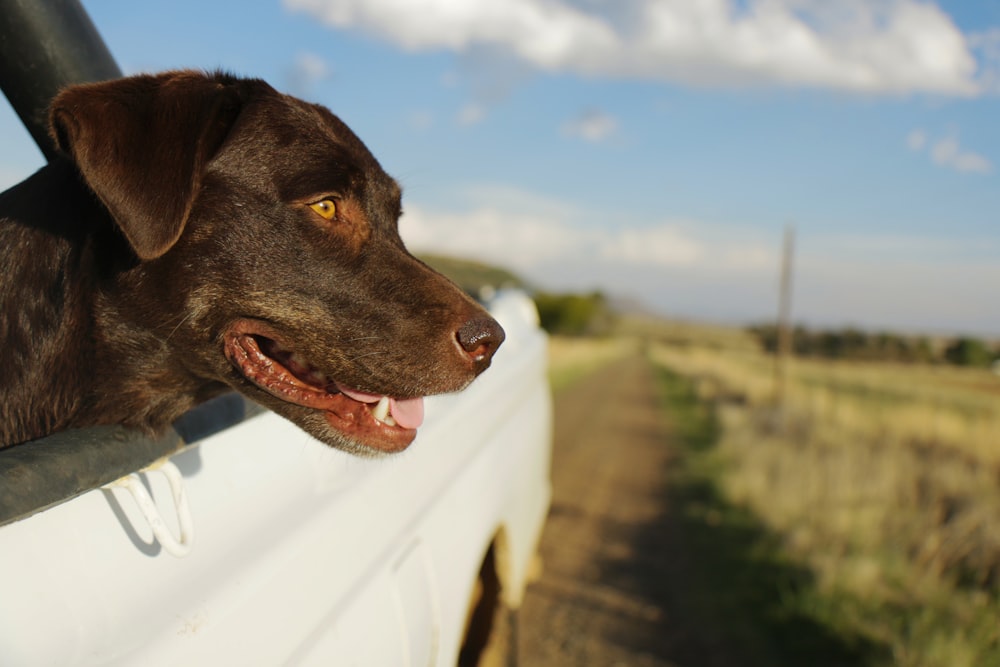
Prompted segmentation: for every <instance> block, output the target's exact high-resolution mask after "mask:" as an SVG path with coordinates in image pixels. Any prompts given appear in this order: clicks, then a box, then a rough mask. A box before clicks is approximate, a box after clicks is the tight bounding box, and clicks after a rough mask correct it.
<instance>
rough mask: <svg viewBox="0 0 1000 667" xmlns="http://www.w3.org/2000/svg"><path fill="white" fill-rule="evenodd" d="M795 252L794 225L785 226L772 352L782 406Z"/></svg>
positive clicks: (789, 346)
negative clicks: (774, 338)
mask: <svg viewBox="0 0 1000 667" xmlns="http://www.w3.org/2000/svg"><path fill="white" fill-rule="evenodd" d="M794 253H795V226H794V225H791V224H790V225H788V226H786V227H785V239H784V244H783V250H782V256H781V285H780V287H779V291H778V322H777V331H776V333H777V337H778V340H777V348H776V349H775V352H774V402H775V405H776V406H778V407H779V408H780V407H783V404H784V400H785V382H786V378H785V375H786V372H787V369H786V365H787V363H788V357H789V356H790V355H791V352H792V327H791V315H792V259H793V255H794Z"/></svg>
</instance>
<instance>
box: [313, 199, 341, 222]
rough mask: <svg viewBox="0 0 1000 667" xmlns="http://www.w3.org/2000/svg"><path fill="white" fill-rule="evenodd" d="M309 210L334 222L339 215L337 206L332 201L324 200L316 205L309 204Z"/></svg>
mask: <svg viewBox="0 0 1000 667" xmlns="http://www.w3.org/2000/svg"><path fill="white" fill-rule="evenodd" d="M309 208H311V209H312V210H314V211H316V213H318V214H319V215H320V217H322V218H323V219H325V220H333V218H334V216H336V215H337V204H336V203H335V202H334V201H333V200H332V199H322V200H320V201H318V202H316V203H315V204H309Z"/></svg>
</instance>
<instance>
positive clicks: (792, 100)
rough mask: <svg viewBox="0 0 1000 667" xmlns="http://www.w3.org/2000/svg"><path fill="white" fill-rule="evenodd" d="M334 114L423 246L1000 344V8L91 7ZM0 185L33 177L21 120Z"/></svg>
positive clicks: (180, 51) (579, 279)
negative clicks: (786, 271) (789, 283)
mask: <svg viewBox="0 0 1000 667" xmlns="http://www.w3.org/2000/svg"><path fill="white" fill-rule="evenodd" d="M84 5H85V7H86V8H87V9H88V11H89V12H90V14H91V17H92V18H93V20H94V22H95V24H96V25H97V26H98V29H99V30H100V31H101V33H102V34H103V36H104V38H105V40H106V42H107V43H108V46H109V48H110V50H111V52H112V53H113V54H114V56H115V57H116V59H117V60H118V61H119V63H120V65H121V66H122V68H123V69H124V70H125V71H126V73H135V72H141V71H157V70H163V69H169V68H177V67H194V68H201V69H213V68H224V69H228V70H231V71H234V72H236V73H239V74H245V75H252V76H258V77H261V78H264V79H267V80H268V81H269V82H271V83H272V85H274V86H275V87H276V88H278V89H280V90H283V91H285V92H289V93H293V94H296V95H299V96H301V97H304V98H306V99H309V100H312V101H316V102H320V103H322V104H325V105H326V106H328V107H330V108H331V109H332V110H333V111H334V112H335V113H337V114H338V115H340V116H341V117H342V118H343V119H344V120H345V121H346V122H347V123H348V124H349V125H351V126H352V127H353V128H354V129H355V131H356V132H357V133H358V134H359V136H361V138H362V139H363V140H365V142H366V143H367V144H368V145H369V147H370V148H371V149H372V151H373V152H374V153H375V155H376V156H377V157H378V158H379V159H380V161H381V162H382V164H383V166H384V167H385V168H386V170H387V171H389V172H390V173H392V174H393V175H395V176H396V177H397V178H398V179H399V180H400V181H401V182H402V184H403V186H404V190H405V196H404V207H405V209H406V213H405V215H404V219H403V221H402V223H401V228H402V233H403V236H404V239H405V240H406V241H407V243H408V245H409V246H410V247H411V249H413V250H416V251H436V252H445V253H450V254H456V255H462V256H466V257H472V258H477V259H481V260H485V261H489V262H493V263H497V264H502V265H505V266H507V267H509V268H511V269H513V270H514V271H516V272H518V273H520V274H521V275H523V276H524V277H525V278H527V279H529V280H531V281H533V282H534V283H536V284H538V285H540V286H542V287H546V288H549V289H567V290H570V289H571V290H582V289H587V290H589V289H602V290H604V291H606V292H608V293H611V294H614V295H619V296H626V297H630V298H635V299H639V300H641V301H642V302H644V303H645V304H647V305H648V306H649V307H650V308H652V309H655V310H657V311H658V312H661V313H664V314H667V315H673V316H679V317H685V318H695V319H712V320H720V321H726V322H740V323H742V322H749V321H761V320H764V319H767V318H770V317H772V316H773V313H774V311H775V310H776V300H777V280H778V272H779V266H778V261H779V260H778V258H779V255H780V247H781V238H782V231H783V229H784V228H785V226H786V225H788V224H794V225H795V229H796V239H797V242H796V266H795V293H794V302H793V312H794V315H795V318H796V319H797V320H799V321H804V322H807V323H810V324H814V325H825V326H839V325H846V324H852V325H858V326H864V327H867V328H872V329H893V330H904V331H920V332H944V333H951V332H968V333H974V334H977V335H992V336H1000V220H998V218H1000V181H998V179H1000V173H998V169H1000V113H998V112H1000V107H998V104H997V102H998V95H997V93H998V91H1000V0H984V1H980V2H967V1H964V0H956V1H952V2H943V1H942V2H938V3H936V4H935V3H928V2H923V1H917V0H884V1H882V0H879V1H862V0H842V1H840V2H837V3H830V2H827V1H825V0H744V1H742V2H734V1H727V0H697V1H689V0H618V1H616V2H601V1H599V0H506V1H505V2H496V1H495V0H450V1H449V0H409V1H404V0H273V1H272V2H254V3H250V2H199V3H194V2H190V1H189V0H173V1H171V2H166V1H165V0H163V1H160V0H153V1H147V2H142V3H139V2H134V1H131V0H129V1H127V2H126V1H119V0H107V1H102V0H91V1H89V2H88V1H86V0H85V1H84ZM0 137H2V143H3V145H4V146H5V149H4V150H3V151H2V154H0V185H2V186H6V185H9V184H11V183H14V182H16V181H17V180H19V179H20V178H23V177H24V176H25V175H27V174H28V173H30V172H31V171H32V170H34V169H35V168H37V167H38V166H40V165H41V157H40V155H39V154H38V152H37V151H36V150H35V149H34V148H33V146H32V144H31V143H30V139H28V137H27V134H26V133H24V132H23V131H22V130H21V129H20V127H19V125H18V124H17V122H16V119H14V118H13V115H12V113H11V112H10V110H9V108H7V107H6V104H5V103H4V104H3V106H2V108H0Z"/></svg>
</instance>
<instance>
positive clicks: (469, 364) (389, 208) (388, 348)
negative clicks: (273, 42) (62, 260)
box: [51, 72, 504, 453]
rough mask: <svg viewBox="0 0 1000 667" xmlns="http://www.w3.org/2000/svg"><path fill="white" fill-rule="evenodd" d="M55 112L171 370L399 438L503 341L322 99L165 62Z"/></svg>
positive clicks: (82, 94)
mask: <svg viewBox="0 0 1000 667" xmlns="http://www.w3.org/2000/svg"><path fill="white" fill-rule="evenodd" d="M51 120H52V128H53V135H54V137H55V138H56V141H57V143H58V145H59V146H60V148H61V149H62V150H63V151H64V152H65V153H67V154H68V155H70V156H71V157H72V159H73V160H74V162H75V163H76V165H77V167H78V169H79V172H80V174H81V175H82V177H83V179H84V180H85V181H86V184H87V185H88V186H89V187H90V189H92V190H93V192H94V193H95V194H96V195H97V197H98V198H99V199H100V200H101V202H102V203H103V205H104V207H105V208H106V209H107V211H108V212H109V214H110V217H111V218H112V219H113V221H114V224H115V225H116V226H117V228H118V229H119V230H120V232H121V235H122V236H123V237H124V239H125V240H126V241H127V245H128V249H129V251H130V254H131V258H130V260H129V261H126V262H124V263H123V264H122V266H121V268H120V269H117V270H115V271H113V272H112V274H113V275H112V280H111V286H110V287H109V288H108V290H107V292H108V294H109V295H110V296H108V297H107V300H108V301H109V302H112V303H114V304H115V307H116V309H117V312H118V314H119V315H120V316H121V317H123V318H124V319H126V320H128V321H130V322H131V323H132V324H133V328H134V329H142V330H143V331H144V332H149V333H151V335H152V336H153V338H155V340H156V341H157V344H156V348H157V349H156V352H157V355H158V356H157V359H158V362H157V363H160V364H162V365H163V366H164V367H165V368H169V369H171V371H170V372H172V373H179V374H182V375H184V374H186V375H187V376H188V377H190V378H194V379H196V380H197V381H198V382H203V383H206V384H211V383H220V382H221V383H224V384H226V385H228V386H230V387H232V388H234V389H236V390H237V391H239V392H241V393H243V394H245V395H246V396H248V397H249V398H251V399H253V400H255V401H257V402H259V403H261V404H263V405H266V406H267V407H269V408H271V409H272V410H274V411H275V412H277V413H278V414H281V415H282V416H284V417H286V418H287V419H289V420H291V421H292V422H294V423H296V424H297V425H299V426H300V427H301V428H303V429H304V430H306V431H308V432H309V433H311V434H312V435H313V436H315V437H316V438H318V439H319V440H321V441H323V442H326V443H328V444H330V445H333V446H335V447H339V448H343V449H347V450H350V451H353V452H356V453H377V452H391V451H397V450H400V449H403V448H405V447H406V446H408V445H409V444H410V442H411V441H412V440H413V438H414V436H415V434H416V428H417V427H418V426H419V425H420V422H421V419H422V416H423V402H422V401H423V397H424V396H427V395H430V394H436V393H442V392H451V391H457V390H459V389H462V388H463V387H465V386H466V385H467V384H468V383H469V382H471V381H472V380H473V379H474V378H475V377H476V376H477V375H478V374H479V373H481V372H482V371H483V370H485V369H486V368H487V367H488V366H489V364H490V360H491V358H492V355H493V353H494V352H495V351H496V349H497V347H498V346H499V345H500V343H501V342H502V341H503V337H504V334H503V330H502V329H501V328H500V326H499V325H498V324H497V323H496V322H495V321H494V320H493V319H492V318H491V317H489V315H488V314H487V313H486V312H485V311H484V310H483V309H482V308H481V307H480V306H479V305H478V304H477V303H475V302H474V301H473V300H472V299H470V298H469V297H467V296H466V295H465V294H464V293H463V292H462V291H461V290H460V289H458V288H457V287H456V286H455V285H454V284H452V283H451V282H450V281H448V280H447V279H446V278H444V277H443V276H441V275H440V274H438V273H436V272H434V271H433V270H431V269H430V268H429V267H427V266H426V265H425V264H423V263H422V262H420V261H419V260H417V259H416V258H414V257H413V256H412V255H410V254H409V253H408V252H407V251H406V249H405V247H404V246H403V243H402V241H401V240H400V237H399V234H398V230H397V222H398V219H399V217H400V214H401V212H402V209H401V191H400V187H399V185H398V184H397V183H396V181H394V180H393V179H392V178H390V177H389V176H388V175H387V174H386V173H385V172H384V171H383V170H382V168H381V166H380V165H379V163H378V162H377V161H376V159H375V158H374V157H373V156H372V154H371V153H370V152H369V151H368V149H367V148H366V147H365V145H364V144H363V143H362V142H361V140H359V139H358V138H357V137H356V136H355V135H354V133H353V132H352V131H351V130H350V129H349V128H348V127H347V126H346V125H345V124H344V123H343V122H341V121H340V120H339V119H338V118H337V117H336V116H334V115H333V114H332V113H330V112H329V111H328V110H327V109H325V108H323V107H321V106H317V105H313V104H309V103H306V102H303V101H301V100H298V99H295V98H293V97H289V96H287V95H282V94H280V93H278V92H277V91H275V90H274V89H272V88H271V87H270V86H268V85H267V84H266V83H264V82H262V81H259V80H253V79H240V78H236V77H232V76H228V75H225V74H214V75H205V74H201V73H196V72H168V73H165V74H160V75H155V76H137V77H131V78H126V79H120V80H115V81H110V82H103V83H97V84H87V85H83V86H77V87H72V88H69V89H67V90H65V91H63V92H62V93H61V94H60V95H59V96H58V97H57V98H56V99H55V100H54V103H53V105H52V110H51Z"/></svg>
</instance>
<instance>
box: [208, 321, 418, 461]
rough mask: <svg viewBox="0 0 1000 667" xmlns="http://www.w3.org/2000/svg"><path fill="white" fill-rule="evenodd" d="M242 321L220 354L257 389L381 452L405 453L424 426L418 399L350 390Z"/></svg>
mask: <svg viewBox="0 0 1000 667" xmlns="http://www.w3.org/2000/svg"><path fill="white" fill-rule="evenodd" d="M256 328H257V327H253V326H252V325H250V323H248V322H245V321H241V322H239V323H237V324H236V325H234V326H233V327H232V328H231V329H230V331H229V332H228V333H227V334H226V336H225V346H224V349H225V354H226V357H227V358H228V359H229V361H230V363H232V364H233V365H234V366H235V367H236V369H237V370H238V371H239V372H240V373H241V374H242V375H243V377H245V378H246V379H247V380H249V381H250V382H251V383H253V384H254V385H256V386H257V387H258V388H260V389H262V390H263V391H265V392H267V393H268V394H270V395H271V396H273V397H275V398H277V399H280V400H281V401H283V402H285V403H291V404H293V405H298V406H301V407H305V408H310V409H313V410H318V411H320V412H321V413H323V417H324V418H325V420H326V423H327V424H328V425H329V426H330V427H331V428H333V429H334V430H335V431H337V432H339V433H340V434H341V435H343V436H344V437H346V438H347V439H348V440H350V441H352V442H353V443H357V444H360V445H362V446H363V447H368V448H371V449H374V450H377V451H380V452H397V451H400V450H403V449H405V448H406V447H407V446H409V444H410V443H411V442H413V439H414V438H415V437H416V435H417V428H418V427H419V426H420V425H421V424H422V423H423V417H424V402H423V398H422V397H417V398H406V399H403V398H396V397H392V396H387V395H383V394H373V393H369V392H365V391H360V390H358V389H354V388H351V387H348V386H345V385H344V384H342V383H340V382H338V381H337V380H336V379H334V378H331V377H329V376H328V375H326V374H324V373H323V372H321V371H320V370H318V369H317V368H316V367H315V366H313V365H312V364H311V363H310V362H309V361H308V360H307V359H305V358H304V357H303V356H302V355H301V354H299V353H298V352H295V351H294V350H290V349H287V348H285V347H283V346H282V345H281V344H279V343H278V342H277V340H275V339H274V338H272V337H269V336H268V335H265V334H264V333H262V332H260V331H256V330H255V329H256Z"/></svg>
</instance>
